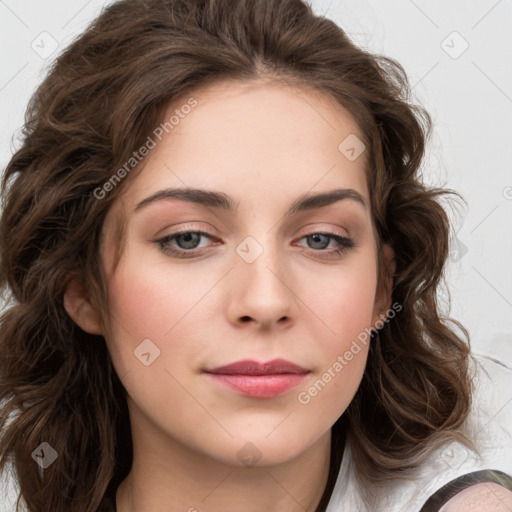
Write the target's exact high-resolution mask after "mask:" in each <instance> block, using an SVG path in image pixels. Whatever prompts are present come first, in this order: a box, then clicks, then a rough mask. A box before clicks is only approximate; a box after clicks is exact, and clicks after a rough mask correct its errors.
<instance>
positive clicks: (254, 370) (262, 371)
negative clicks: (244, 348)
mask: <svg viewBox="0 0 512 512" xmlns="http://www.w3.org/2000/svg"><path fill="white" fill-rule="evenodd" d="M205 373H206V374H207V375H208V376H209V377H210V378H211V379H213V380H214V381H215V382H217V383H218V384H220V385H222V386H224V387H227V388H229V389H231V390H233V391H235V392H237V393H239V394H242V395H245V396H248V397H251V398H273V397H276V396H279V395H282V394H283V393H285V392H286V391H288V390H290V389H291V388H293V387H295V386H297V385H298V384H300V383H301V382H302V381H303V380H304V378H305V376H306V375H307V374H308V373H310V372H309V370H306V369H305V368H302V367H300V366H298V365H296V364H294V363H291V362H290V361H286V360H285V359H273V360H272V361H269V362H267V363H258V362H257V361H251V360H243V361H237V362H235V363H231V364H228V365H225V366H219V367H217V368H213V369H211V370H205Z"/></svg>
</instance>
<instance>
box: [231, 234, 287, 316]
mask: <svg viewBox="0 0 512 512" xmlns="http://www.w3.org/2000/svg"><path fill="white" fill-rule="evenodd" d="M236 252H237V258H238V259H239V261H237V263H236V267H238V269H237V271H235V272H234V273H233V276H232V279H234V283H233V286H234V289H235V290H237V291H236V293H235V296H236V299H235V300H238V301H239V304H238V307H237V308H236V309H237V311H238V314H239V315H241V316H249V317H252V318H253V319H255V320H258V321H269V320H271V319H274V320H278V319H279V318H281V317H282V316H286V315H288V314H289V308H290V304H291V300H292V297H291V295H292V292H291V290H290V287H289V286H290V285H289V284H288V281H289V280H290V277H289V272H286V268H287V267H286V254H285V251H284V250H283V248H282V247H279V242H278V240H277V239H276V235H275V231H270V232H268V233H265V232H263V234H258V235H255V236H253V235H249V236H247V237H246V238H245V239H243V240H242V242H240V243H239V245H238V246H237V248H236Z"/></svg>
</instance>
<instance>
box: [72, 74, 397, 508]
mask: <svg viewBox="0 0 512 512" xmlns="http://www.w3.org/2000/svg"><path fill="white" fill-rule="evenodd" d="M193 96H194V98H195V99H196V100H197V101H198V106H197V107H196V108H195V109H194V110H193V111H192V112H191V113H190V114H189V115H188V116H186V117H185V118H184V119H182V120H181V121H180V123H179V125H177V126H175V128H174V129H173V130H172V132H170V134H169V135H168V136H166V137H165V138H164V139H163V140H162V141H161V142H159V143H158V145H157V147H156V148H154V149H152V151H151V152H150V154H149V155H148V157H147V158H146V160H145V162H144V167H143V169H142V171H141V172H140V173H138V174H136V175H134V176H131V177H130V182H129V183H126V187H125V189H124V190H123V194H122V196H121V197H120V198H119V199H118V200H116V201H117V202H116V203H115V204H114V206H113V207H112V209H111V210H110V212H109V214H108V215H107V218H106V221H105V225H104V244H103V245H102V247H101V255H102V259H103V262H104V267H105V272H106V275H107V276H108V288H109V301H110V302H109V315H110V318H111V319H112V320H113V328H112V332H110V333H108V335H107V333H105V332H104V329H103V327H102V324H101V322H100V320H99V315H98V314H97V312H96V311H95V310H94V308H93V306H92V305H91V304H92V302H91V301H90V299H89V298H88V297H87V296H86V294H85V292H84V288H83V287H82V286H81V284H80V283H78V282H76V281H71V282H70V284H69V286H68V290H67V292H66V296H65V302H64V303H65V306H66V309H67V311H68V313H69V314H70V315H71V316H72V318H74V320H75V321H76V322H77V323H78V324H79V325H80V326H81V327H82V328H83V329H84V330H86V331H88V332H91V333H95V334H103V335H105V337H106V339H107V345H108V349H109V352H110V354H111V356H112V360H113V363H114V366H115V368H116V371H117V373H118V375H119V376H120V378H121V381H122V382H123V385H124V386H125V388H126V390H127V393H128V406H129V411H130V422H131V427H132V434H133V446H134V463H133V467H132V470H131V472H130V474H129V476H128V478H127V479H126V480H125V481H124V482H123V483H122V484H121V486H120V487H119V489H118V493H117V510H118V511H120V512H129V511H130V510H132V509H131V508H130V507H131V504H130V500H131V499H132V497H131V496H130V493H129V491H130V484H131V485H133V502H134V503H135V506H134V509H135V510H137V511H139V510H166V511H170V512H174V511H189V512H193V511H195V510H197V511H199V512H202V511H209V512H221V511H222V512H226V511H227V512H235V511H240V510H245V511H248V512H261V510H280V511H282V512H292V511H293V512H296V511H297V512H298V511H301V512H303V511H314V510H315V508H316V506H317V504H318V502H319V500H320V498H321V495H322V492H323V489H324V487H325V484H326V480H327V472H328V467H329V450H330V443H331V432H330V429H331V427H332V425H333V423H334V422H335V421H336V419H337V418H338V417H339V416H340V415H342V414H343V412H344V411H345V410H346V408H347V406H348V405H349V403H350V401H351V400H352V398H353V396H354V394H355V392H356V390H357V387H358V385H359V383H360V381H361V378H362V375H363V372H364V367H365V363H366V357H367V352H368V345H364V344H361V343H360V344H359V345H360V351H359V352H358V353H357V354H356V355H354V356H353V358H352V359H351V360H350V361H348V362H347V364H346V365H345V366H344V367H343V369H342V371H339V372H335V375H336V376H335V377H334V378H331V380H330V382H328V383H327V384H326V385H325V387H323V388H322V389H321V391H320V392H318V393H317V394H316V396H313V397H311V400H310V401H309V402H308V403H307V404H303V403H300V402H299V400H298V398H297V396H298V394H299V393H300V392H304V391H307V390H308V389H309V388H310V387H311V386H312V384H313V383H315V382H317V381H318V379H319V378H321V377H322V375H323V374H324V373H325V372H326V371H327V370H328V369H329V368H331V372H332V367H333V364H334V363H335V362H336V361H337V358H338V356H340V355H343V354H345V352H346V351H347V350H349V349H350V347H351V345H352V343H353V341H354V340H356V339H357V336H358V335H360V334H361V333H362V332H364V330H365V329H370V328H372V327H374V326H375V323H376V322H377V321H378V320H382V318H384V316H383V315H385V313H386V311H387V310H388V309H389V308H390V306H391V296H390V294H389V293H387V294H386V293H384V292H383V293H380V292H379V293H377V264H378V257H379V254H378V251H377V242H376V233H375V229H374V225H373V222H372V213H371V211H370V209H369V206H367V207H366V208H365V207H364V206H363V205H362V204H360V203H358V202H356V201H354V200H351V199H343V200H341V201H338V202H336V203H334V204H331V205H329V206H325V207H322V208H319V209H316V210H311V211H306V212H300V213H294V214H291V215H288V216H287V215H285V213H286V211H287V210H288V208H289V207H290V205H291V204H292V203H293V202H294V201H295V200H297V199H298V198H299V197H300V196H302V195H304V194H315V193H319V192H327V191H330V190H333V189H339V188H349V189H353V190H355V191H357V192H358V193H359V194H360V195H361V196H362V197H363V198H364V199H365V201H366V205H369V195H368V187H367V182H366V177H365V170H364V169H365V157H366V156H367V155H365V154H364V153H363V154H362V155H361V156H360V157H359V158H357V159H355V160H354V161H350V160H349V159H347V158H346V157H345V155H344V154H342V153H341V152H340V151H339V150H338V146H339V144H340V143H341V142H342V141H343V140H344V139H345V138H346V137H347V136H348V135H350V134H356V135H357V136H359V137H360V138H362V137H361V134H360V131H359V128H358V126H357V124H356V122H355V121H354V119H353V118H352V117H351V115H350V114H349V113H348V112H347V111H346V110H344V109H343V108H342V107H340V106H339V105H338V104H336V103H334V101H333V100H332V99H331V98H329V97H328V96H326V95H323V94H321V93H317V92H313V91H308V90H305V89H294V88H291V87H289V86H286V85H282V84H276V83H268V82H265V81H262V80H257V81H251V82H243V83H241V82H232V81H226V82H222V83H218V84H215V85H214V86H210V87H208V88H206V89H201V90H198V91H197V92H195V93H194V95H193ZM187 98H188V97H185V98H183V101H176V102H175V103H174V104H173V105H172V107H169V110H168V112H167V113H166V115H165V116H164V117H165V118H167V119H168V118H169V117H170V115H171V114H172V112H173V111H174V110H175V109H176V108H177V107H179V105H181V104H184V103H185V102H186V100H187ZM174 187H185V188H187V187H189V188H200V189H207V190H215V191H219V192H222V193H224V194H227V195H229V196H231V197H232V198H233V200H234V201H235V202H237V203H238V210H237V211H236V212H227V211H223V210H220V209H215V208H212V207H210V208H206V207H204V206H201V205H197V204H193V203H189V202H185V201H183V200H177V199H166V200H160V201H155V202H154V203H151V204H149V205H147V206H146V207H144V208H140V209H139V210H138V211H135V207H136V205H137V204H138V203H139V202H140V201H142V200H144V199H145V198H147V197H149V196H151V195H152V194H154V193H155V192H158V191H160V190H162V189H167V188H174ZM120 213H123V214H124V215H125V216H126V222H127V224H126V226H127V228H126V241H125V245H124V250H123V254H122V257H121V260H120V262H119V265H118V267H117V268H116V270H115V271H113V269H112V266H113V261H114V249H113V236H114V232H115V219H116V218H117V216H118V215H119V214H120ZM182 229H185V230H188V231H197V230H202V231H206V232H208V235H209V236H208V237H204V236H203V237H201V238H198V239H197V242H196V243H197V248H192V249H190V248H189V249H187V247H191V246H192V244H190V241H189V242H188V243H189V245H188V246H187V242H186V241H185V240H183V238H182V239H180V238H179V237H178V238H174V240H173V241H168V243H167V246H171V247H173V248H175V249H180V248H181V249H182V250H183V251H187V250H188V251H189V252H190V253H193V254H194V256H193V257H191V258H178V257H176V256H172V255H169V254H165V253H164V252H163V251H162V248H161V247H160V246H159V245H158V243H155V239H161V238H163V237H164V236H168V235H172V234H175V233H176V232H177V231H180V230H182ZM315 233H333V234H339V235H342V236H345V237H348V238H350V240H352V241H353V242H354V244H355V247H352V248H349V249H347V250H346V251H344V252H342V253H341V254H339V255H338V254H336V253H334V250H335V249H339V248H340V244H339V243H338V242H337V241H336V239H335V238H333V237H332V236H331V238H329V236H326V237H323V238H322V239H321V240H320V241H318V240H317V241H316V242H315V240H313V239H312V238H311V235H313V234H315ZM248 236H250V237H252V238H253V239H254V240H255V241H257V244H259V247H260V248H261V249H262V251H263V252H262V253H261V254H259V256H258V257H257V258H256V259H255V260H254V261H253V262H251V263H248V262H247V261H246V260H245V259H244V258H243V257H241V255H240V254H242V253H238V252H237V250H236V249H237V247H242V248H244V247H245V248H247V247H249V251H252V252H251V254H254V252H253V251H254V250H256V249H255V247H256V248H257V247H258V246H257V245H254V244H253V245H250V246H246V245H244V244H242V242H243V241H244V240H245V239H246V237H248ZM251 243H253V242H251ZM321 243H324V246H326V247H324V246H322V247H321V248H319V247H320V245H321ZM329 253H330V256H329ZM382 257H383V258H384V261H385V263H386V265H387V269H388V271H389V272H392V271H393V268H394V267H393V265H394V263H393V252H392V250H391V249H390V248H389V247H387V246H384V248H383V252H382ZM387 281H388V285H389V288H390V289H391V281H390V278H389V277H388V278H387ZM145 339H150V340H151V342H152V343H153V344H154V345H155V346H157V347H158V349H159V350H160V355H159V357H157V358H156V359H154V361H153V362H152V363H151V364H150V365H149V366H145V365H144V364H142V363H141V361H140V360H139V359H138V358H137V357H135V355H134V350H136V349H137V347H138V346H139V345H140V343H141V342H142V341H143V340H145ZM278 357H279V358H284V359H287V360H289V361H292V362H294V363H295V364H298V365H300V366H302V367H304V368H306V369H307V370H309V371H310V373H309V374H308V375H307V376H306V378H305V379H304V381H303V382H302V383H301V384H300V385H299V386H297V387H295V388H293V389H292V390H289V391H287V392H286V393H285V394H283V395H281V396H278V397H274V398H270V399H269V398H266V399H262V398H251V397H247V396H243V395H240V394H237V393H234V392H233V391H231V390H228V389H226V388H224V387H221V386H219V385H218V384H217V383H216V382H213V381H212V380H211V379H210V378H209V377H208V376H207V375H205V374H204V373H202V370H204V369H205V368H212V367H215V366H220V365H225V364H228V363H231V362H234V361H238V360H241V359H253V360H256V361H260V362H265V361H269V360H271V359H274V358H278ZM248 443H250V444H248ZM240 450H242V452H240ZM247 454H249V455H252V456H253V460H256V461H257V462H256V464H255V465H252V466H251V465H248V463H247V462H246V460H247V459H244V458H243V455H247Z"/></svg>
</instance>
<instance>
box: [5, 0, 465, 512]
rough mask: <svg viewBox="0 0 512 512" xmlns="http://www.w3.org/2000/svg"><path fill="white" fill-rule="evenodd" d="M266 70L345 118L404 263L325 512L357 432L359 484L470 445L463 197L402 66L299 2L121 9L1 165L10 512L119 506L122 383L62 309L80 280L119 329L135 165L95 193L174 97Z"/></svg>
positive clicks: (157, 3) (66, 69) (76, 48)
mask: <svg viewBox="0 0 512 512" xmlns="http://www.w3.org/2000/svg"><path fill="white" fill-rule="evenodd" d="M261 78H266V79H268V80H270V81H278V82H281V83H286V84H288V85H289V86H291V87H301V86H303V87H308V88H314V89H316V90H318V91H321V92H322V93H323V94H325V95H328V96H330V97H332V98H334V99H335V100H336V101H337V102H339V104H341V105H342V106H343V107H345V108H346V109H348V111H349V112H350V113H351V114H352V116H353V117H354V119H355V120H356V122H357V123H358V126H359V127H360V129H361V132H362V134H363V137H364V140H363V142H364V143H365V145H366V154H365V155H366V159H367V161H366V172H367V182H368V188H369V192H370V198H371V209H372V215H373V219H374V223H375V226H376V229H377V234H378V243H379V247H381V246H382V244H384V243H387V244H390V245H391V247H392V248H393V250H394V253H395V257H396V269H395V272H394V275H393V289H392V298H393V301H394V302H397V303H398V304H400V305H401V306H402V309H401V311H400V313H398V314H397V317H396V318H395V319H393V320H391V321H389V322H387V323H385V325H384V326H383V327H382V329H380V330H379V331H378V336H377V337H376V338H374V339H373V341H372V343H371V346H370V351H369V355H368V361H367V367H366V370H365V373H364V376H363V379H362V382H361V385H360V387H359V389H358V391H357V394H356V396H355V398H354V399H353V401H352V403H351V404H350V406H349V407H348V409H347V411H346V412H345V413H344V414H343V415H342V416H341V417H340V418H339V419H338V421H337V422H336V423H335V425H334V426H333V430H332V433H333V438H332V447H331V448H332V450H331V469H330V473H329V479H328V484H327V487H326V489H325V492H324V495H323V497H322V500H321V503H320V505H319V506H318V508H317V512H320V511H324V510H325V508H326V506H327V503H328V501H329V498H330V495H331V492H332V488H333V486H334V482H335V480H336V476H337V473H338V469H339V465H340V460H341V455H342V451H343V445H344V439H346V436H347V435H350V439H351V443H352V449H353V453H354V461H355V464H356V469H357V478H358V479H359V481H361V482H365V481H366V482H373V483H376V482H382V481H384V480H389V479H393V478H396V477H399V476H401V475H403V474H404V473H405V472H407V471H408V470H410V469H413V468H415V467H417V466H418V464H420V463H421V462H422V461H424V460H425V459H426V457H427V456H428V455H429V454H430V453H431V452H432V451H433V450H434V449H435V448H437V447H439V446H440V445H442V444H443V443H445V442H447V441H449V440H459V441H461V442H463V443H464V444H466V445H467V446H469V447H471V448H473V445H472V443H471V440H470V439H468V438H467V437H465V436H464V434H463V429H462V428H461V427H462V426H463V423H464V421H465V419H466V418H467V416H468V411H469V408H470V405H471V392H472V379H471V375H470V371H469V368H470V366H469V362H470V349H469V335H468V333H467V331H466V330H465V329H464V327H463V326H462V325H461V324H460V323H458V322H457V321H455V320H452V319H450V318H449V317H447V316H444V315H443V314H442V313H441V311H440V309H441V308H440V305H439V302H438V297H437V291H438V287H439V285H440V284H443V283H442V282H443V281H444V265H445V262H446V259H447V256H448V248H449V238H450V230H451V228H450V224H449V219H448V216H447V213H446V209H445V207H444V206H443V205H442V201H441V199H444V198H450V196H451V195H452V194H455V193H454V192H453V191H451V190H446V189H442V188H429V187H427V186H426V185H425V184H424V182H423V180H422V175H421V170H420V165H421V163H422V159H423V156H424V152H425V146H426V142H427V140H428V138H429V136H430V133H431V130H432V121H431V118H430V116H429V114H428V112H427V111H426V110H425V109H424V108H423V107H421V106H420V105H418V104H415V103H414V102H412V101H411V96H412V93H411V87H410V84H409V81H408V78H407V75H406V73H405V71H404V69H403V67H402V66H401V65H400V64H399V63H398V62H397V61H395V60H394V59H392V58H390V57H386V56H383V55H373V54H371V53H370V52H368V51H366V50H364V49H362V48H360V47H358V46H356V45H355V44H354V43H353V42H352V41H351V40H350V39H349V38H348V37H347V35H346V34H345V33H344V31H343V30H342V29H341V28H340V27H339V26H338V25H337V24H335V23H334V22H333V21H331V20H329V19H327V18H325V17H322V16H317V15H315V14H314V13H313V11H312V9H311V7H310V5H308V4H306V3H305V2H303V1H302V0H121V1H118V2H116V3H113V4H111V5H110V6H109V7H108V8H106V9H104V11H102V13H101V14H100V16H99V17H98V18H97V19H95V20H94V21H93V22H92V23H91V25H90V26H89V27H88V28H87V29H86V30H85V31H84V32H83V34H81V35H80V36H79V37H78V38H77V39H76V40H75V41H74V42H73V43H72V44H71V45H70V46H69V47H68V48H67V49H65V51H64V52H63V53H62V54H61V55H59V57H58V58H57V59H56V60H55V61H54V63H53V65H52V67H51V69H50V70H49V72H48V74H47V76H46V78H45V79H44V81H43V82H42V83H41V84H40V86H39V87H38V88H37V90H36V92H35V93H34V94H33V96H32V98H31V100H30V103H29V105H28V108H27V113H26V117H25V124H24V127H23V138H22V141H21V147H20V148H19V149H18V150H17V151H16V153H15V154H14V155H13V157H12V159H11V160H10V162H9V163H8V165H7V167H6V169H5V173H4V176H3V181H2V199H3V201H4V210H3V213H2V217H1V222H0V251H1V252H0V256H1V261H0V287H1V290H2V293H3V296H4V299H5V301H6V305H5V308H4V311H3V313H2V316H1V319H0V328H1V330H0V400H1V401H2V405H1V411H0V432H1V438H0V457H1V459H0V470H2V471H5V469H6V467H7V466H6V464H7V462H8V461H10V462H11V463H12V464H13V468H14V470H15V476H16V479H17V482H18V484H19V486H20V489H19V490H20V493H19V495H18V501H17V505H19V503H20V500H21V499H22V498H23V499H24V500H25V502H26V504H27V506H28V510H29V511H30V512H50V511H51V512H65V511H71V510H72V511H73V512H94V511H97V510H109V508H108V506H107V504H108V503H110V506H112V501H110V502H109V501H108V499H109V498H108V497H109V496H110V499H111V500H112V499H113V498H112V496H113V495H115V490H116V488H117V486H118V485H119V483H120V482H121V481H122V480H123V479H124V478H125V477H126V475H127V474H128V472H129V469H130V466H131V461H132V452H131V432H130V426H129V416H128V409H127V405H126V391H125V389H124V387H123V385H122V383H121V381H120V380H119V377H118V375H117V374H116V372H115V370H114V368H113V365H112V362H111V359H110V355H109V353H108V351H107V349H106V344H105V340H104V338H103V337H101V336H95V335H91V334H87V333H85V332H84V331H82V330H81V329H80V328H79V327H78V326H77V325H75V323H74V322H73V321H72V320H71V319H70V317H69V316H68V314H67V313H66V311H65V309H64V306H63V294H64V291H65V288H66V281H67V279H68V277H69V276H70V275H73V276H76V277H78V278H79V279H81V280H82V282H83V283H84V284H85V286H86V287H87V289H88V291H89V293H90V294H91V296H92V297H93V298H94V301H95V304H96V305H97V307H98V310H99V311H100V314H102V316H103V321H104V323H105V325H108V323H109V316H108V310H107V293H108V290H107V289H106V285H105V282H106V280H105V278H104V275H103V272H102V265H101V261H100V258H99V246H100V243H101V240H102V228H103V221H104V218H105V215H106V213H107V212H108V211H109V209H110V207H111V205H112V203H113V201H114V200H115V199H116V198H117V197H118V196H119V195H120V193H121V192H122V190H123V187H124V185H125V184H126V182H128V181H129V180H130V176H128V177H126V178H125V179H124V180H123V181H122V182H121V183H119V184H118V186H116V187H114V188H113V190H112V191H110V192H109V193H108V194H106V196H105V197H104V198H103V199H101V200H99V199H97V198H96V197H95V194H94V191H95V190H97V189H98V187H101V186H103V184H104V183H105V182H106V181H107V180H109V179H110V178H111V176H112V175H113V173H114V171H115V170H116V169H118V168H119V167H121V166H122V165H123V163H125V162H126V161H127V160H128V159H129V158H130V156H131V155H132V153H133V151H134V150H136V149H137V148H139V147H141V146H142V144H143V143H144V141H146V139H147V137H148V135H150V134H151V133H152V132H153V130H154V129H155V127H156V126H157V125H158V121H159V120H160V118H161V116H162V112H164V111H165V108H166V106H168V105H169V104H170V103H172V102H173V101H174V100H175V99H176V98H178V97H181V96H183V95H184V94H186V93H191V92H193V91H194V90H195V89H196V88H198V87H207V86H208V85H211V84H213V83H214V82H216V81H219V80H228V79H233V80H252V79H261ZM340 142H341V141H340ZM139 167H140V166H138V167H137V168H136V169H134V170H133V171H132V173H131V174H135V172H136V171H137V170H138V169H139ZM457 196H458V194H457ZM118 234H119V237H118V238H119V239H121V238H122V237H121V235H122V223H121V227H120V228H119V233H118ZM119 245H120V242H119ZM119 251H120V249H119ZM118 254H120V252H118ZM382 264H383V263H382V262H380V267H381V268H380V271H379V276H380V281H379V283H382V282H383V280H382V268H383V267H382ZM379 286H380V284H379ZM106 332H108V330H107V331H106ZM42 442H47V443H49V444H50V445H51V446H52V447H53V448H54V449H55V450H56V452H57V453H58V458H57V460H56V461H55V462H54V463H53V464H52V465H51V466H50V467H48V468H47V469H45V470H44V473H43V477H42V476H41V474H40V469H39V466H38V465H37V464H36V463H35V462H34V459H33V458H32V453H33V452H34V450H35V449H36V448H37V447H38V446H39V445H40V444H41V443H42ZM368 487H370V486H366V489H368Z"/></svg>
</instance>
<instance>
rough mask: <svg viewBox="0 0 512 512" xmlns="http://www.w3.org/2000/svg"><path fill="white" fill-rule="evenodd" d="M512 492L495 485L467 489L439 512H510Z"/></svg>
mask: <svg viewBox="0 0 512 512" xmlns="http://www.w3.org/2000/svg"><path fill="white" fill-rule="evenodd" d="M511 510H512V491H510V490H509V489H507V488H505V487H503V486H501V485H499V484H496V483H489V482H486V483H480V484H476V485H473V486H471V487H468V488H467V489H465V490H463V491H461V492H459V493H458V494H456V495H455V496H454V497H453V498H451V499H450V500H449V501H448V502H447V503H446V504H445V505H444V506H443V507H442V508H441V509H440V510H439V512H470V511H471V512H510V511H511Z"/></svg>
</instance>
